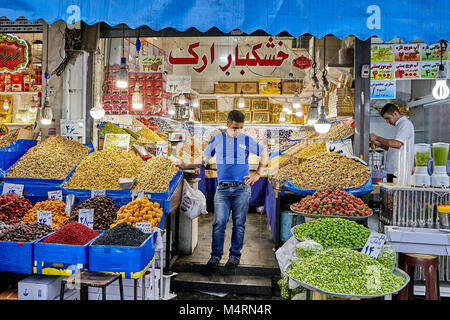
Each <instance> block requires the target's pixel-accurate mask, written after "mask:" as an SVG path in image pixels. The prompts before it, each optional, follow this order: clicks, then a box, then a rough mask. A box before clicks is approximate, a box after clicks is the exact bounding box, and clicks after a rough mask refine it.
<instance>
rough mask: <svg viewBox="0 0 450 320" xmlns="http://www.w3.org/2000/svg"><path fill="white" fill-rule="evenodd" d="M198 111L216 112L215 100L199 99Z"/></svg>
mask: <svg viewBox="0 0 450 320" xmlns="http://www.w3.org/2000/svg"><path fill="white" fill-rule="evenodd" d="M200 111H202V112H203V111H210V112H211V111H214V112H216V111H217V99H200Z"/></svg>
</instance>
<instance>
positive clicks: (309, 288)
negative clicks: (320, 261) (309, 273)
mask: <svg viewBox="0 0 450 320" xmlns="http://www.w3.org/2000/svg"><path fill="white" fill-rule="evenodd" d="M290 268H291V264H290V263H289V264H288V265H286V267H285V268H284V270H283V271H284V272H286V270H289V269H290ZM393 273H394V274H395V275H396V276H400V277H403V278H404V279H405V283H404V284H403V286H402V287H401V288H400V289H398V290H395V291H391V292H386V293H383V294H372V295H361V296H358V295H352V294H344V293H336V292H329V291H325V290H322V289H319V288H316V287H314V286H311V285H309V284H307V283H304V282H301V281H299V280H296V279H294V278H292V277H291V276H289V275H288V274H287V273H286V275H287V276H288V277H289V279H291V280H292V281H294V282H295V283H297V284H299V285H301V286H302V287H303V288H305V289H308V290H312V291H317V292H320V293H324V294H329V295H331V296H334V297H339V298H352V299H372V298H380V297H384V296H387V295H389V294H394V293H397V292H399V291H400V290H402V289H403V288H404V287H406V285H407V284H408V283H409V281H410V278H409V275H408V274H407V273H406V272H405V271H403V270H401V269H399V268H395V269H394V272H393Z"/></svg>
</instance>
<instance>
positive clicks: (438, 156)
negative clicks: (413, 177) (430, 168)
mask: <svg viewBox="0 0 450 320" xmlns="http://www.w3.org/2000/svg"><path fill="white" fill-rule="evenodd" d="M448 147H449V144H448V143H444V142H435V143H433V160H434V165H435V166H446V165H447V160H448Z"/></svg>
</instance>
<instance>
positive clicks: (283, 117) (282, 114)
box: [279, 112, 286, 122]
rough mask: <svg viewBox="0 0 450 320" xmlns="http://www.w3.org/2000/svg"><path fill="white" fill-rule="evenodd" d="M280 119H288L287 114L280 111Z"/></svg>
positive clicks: (281, 120) (282, 120)
mask: <svg viewBox="0 0 450 320" xmlns="http://www.w3.org/2000/svg"><path fill="white" fill-rule="evenodd" d="M279 120H280V122H284V121H286V115H285V113H284V112H281V113H280V118H279Z"/></svg>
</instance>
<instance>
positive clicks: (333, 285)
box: [286, 248, 405, 296]
mask: <svg viewBox="0 0 450 320" xmlns="http://www.w3.org/2000/svg"><path fill="white" fill-rule="evenodd" d="M286 273H287V274H288V275H289V276H290V277H292V278H294V279H296V280H298V281H301V282H304V283H307V284H308V285H311V286H313V287H316V288H318V289H321V290H324V291H328V292H333V293H338V294H350V295H355V296H363V295H364V296H365V295H378V294H386V293H389V292H393V291H396V290H399V289H400V288H401V287H402V286H403V285H404V283H405V279H404V278H402V277H400V276H396V275H394V274H393V273H392V272H391V271H390V270H389V269H387V268H386V267H384V266H383V265H382V264H381V263H379V262H378V261H377V260H375V259H373V258H372V257H370V256H368V255H365V254H363V253H361V252H358V251H355V250H352V249H347V248H333V249H325V250H323V251H320V252H318V253H316V254H315V255H313V256H310V257H309V258H305V259H302V260H301V261H299V262H298V264H297V266H296V267H294V268H292V269H290V270H287V271H286Z"/></svg>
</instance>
